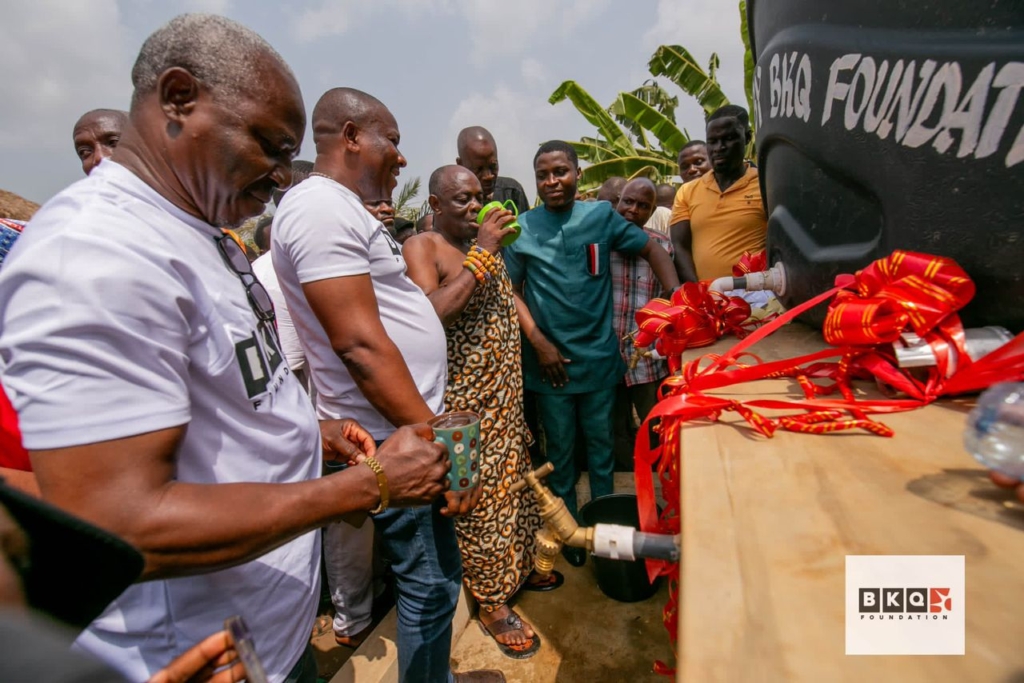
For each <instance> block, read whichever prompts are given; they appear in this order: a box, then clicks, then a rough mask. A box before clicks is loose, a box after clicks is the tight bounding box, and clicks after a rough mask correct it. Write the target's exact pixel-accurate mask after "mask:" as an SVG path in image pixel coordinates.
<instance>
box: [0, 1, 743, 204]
mask: <svg viewBox="0 0 1024 683" xmlns="http://www.w3.org/2000/svg"><path fill="white" fill-rule="evenodd" d="M737 4H738V3H737V2H732V1H727V2H721V3H718V2H715V3H708V2H704V3H697V2H680V1H679V0H634V1H633V2H631V3H628V5H627V3H625V2H622V1H621V0H619V1H618V2H612V1H611V0H558V1H557V2H552V1H551V0H518V1H517V2H515V3H512V2H498V1H496V0H372V1H366V0H363V1H358V2H357V1H356V0H291V1H290V2H266V1H264V0H244V1H243V0H163V1H161V2H157V1H156V0H120V1H118V0H88V2H83V1H82V0H0V17H3V21H2V23H0V92H2V93H3V98H4V104H3V106H0V154H2V163H0V188H3V189H6V190H10V191H12V192H16V193H18V194H20V195H22V196H24V197H26V198H28V199H31V200H34V201H37V202H44V201H46V200H47V199H48V198H49V197H51V196H52V195H53V194H54V193H56V192H58V191H59V190H60V189H61V188H63V187H65V186H66V185H68V184H70V183H72V182H74V181H75V180H78V179H79V178H80V177H81V174H82V170H81V166H80V164H79V162H78V159H77V157H76V156H75V153H74V150H73V146H72V143H71V129H72V126H73V125H74V122H75V120H76V119H77V118H78V116H79V115H80V114H82V113H83V112H85V111H87V110H89V109H93V108H96V107H109V108H121V109H127V108H128V101H129V97H130V95H131V80H130V76H129V74H130V71H131V66H132V63H133V62H134V60H135V56H136V54H137V52H138V49H139V47H140V46H141V44H142V42H143V41H144V40H145V38H146V36H148V35H149V34H150V33H152V32H153V31H154V30H155V29H156V28H158V27H159V26H160V25H161V24H163V23H165V22H166V21H167V20H169V19H170V18H172V17H173V16H175V15H177V14H180V13H182V12H189V11H205V12H214V13H218V14H224V15H226V16H228V17H231V18H233V19H235V20H237V21H239V22H241V23H243V24H245V25H246V26H249V27H250V28H252V29H254V30H255V31H257V32H258V33H260V34H261V35H262V36H263V37H265V38H266V39H267V40H268V41H269V42H270V43H271V45H273V46H274V47H275V48H276V49H277V50H278V51H279V52H280V53H281V54H282V55H283V56H284V58H285V60H286V61H287V62H288V63H289V64H290V65H291V67H292V69H293V70H294V71H295V73H296V75H297V76H298V78H299V84H300V86H301V87H302V93H303V96H304V98H305V103H306V108H307V111H310V110H312V108H313V105H314V104H315V103H316V100H317V98H318V97H319V96H320V95H321V94H322V93H323V92H324V91H325V90H327V89H329V88H332V87H335V86H342V85H343V86H350V87H355V88H359V89H361V90H365V91H367V92H369V93H371V94H373V95H375V96H376V97H378V98H379V99H381V100H382V101H383V102H384V103H385V104H386V105H388V107H389V108H390V109H391V111H392V112H393V113H394V114H395V118H396V119H397V120H398V125H399V128H400V129H401V132H402V144H401V149H402V152H403V153H404V154H405V156H406V158H407V159H408V161H409V166H408V168H406V169H405V171H403V174H402V177H401V178H400V179H399V182H400V183H401V182H404V181H405V180H408V179H410V178H413V177H416V176H420V177H421V178H422V179H423V182H424V185H425V184H426V179H427V177H428V176H429V174H430V172H431V171H433V169H434V168H436V167H437V166H439V165H442V164H446V163H452V162H453V161H454V159H455V138H456V135H457V134H458V131H459V130H460V129H461V128H463V127H465V126H469V125H482V126H485V127H486V128H488V129H489V130H490V131H491V132H492V133H493V134H494V136H495V138H496V140H497V142H498V152H499V158H500V162H501V174H502V175H509V176H512V177H515V178H516V179H518V180H519V181H520V182H521V183H523V185H524V187H525V188H526V190H527V194H528V195H529V196H530V198H531V199H533V198H534V197H535V189H534V187H533V183H532V181H531V176H532V174H531V161H532V158H533V152H534V150H535V149H536V147H537V145H538V144H539V143H541V142H543V141H545V140H548V139H552V138H562V139H578V138H579V137H581V136H583V135H591V136H592V135H594V129H593V128H592V127H591V126H590V125H589V124H587V123H586V121H584V120H583V118H582V117H581V116H580V115H579V114H578V113H577V112H576V110H575V108H574V107H573V106H572V104H571V103H569V102H562V103H560V104H558V105H554V106H552V105H550V104H548V102H547V98H548V96H549V95H550V94H551V92H552V91H554V90H555V88H557V87H558V85H559V84H560V83H561V82H562V81H564V80H569V79H573V80H576V81H578V82H579V83H580V84H581V85H582V86H583V87H584V88H586V89H587V90H588V91H589V92H590V93H591V94H592V95H594V97H595V98H597V100H598V101H600V102H601V103H603V104H609V103H610V102H611V101H612V100H613V99H614V98H615V96H616V94H617V93H618V92H619V91H623V90H631V89H633V88H635V87H637V86H639V85H640V84H641V83H642V82H643V81H644V80H645V79H646V78H649V77H650V74H649V73H648V72H647V61H648V60H649V59H650V56H651V54H652V53H653V52H654V50H655V49H656V48H657V46H658V45H661V44H679V45H683V46H685V47H687V48H688V49H689V50H690V51H691V52H693V53H694V55H695V57H696V58H697V59H698V60H699V61H700V62H701V63H702V64H706V63H707V60H708V57H709V56H710V54H711V52H712V51H716V52H718V54H719V57H720V58H721V71H720V74H719V78H720V81H721V83H722V87H723V89H724V90H725V93H726V95H728V96H729V97H730V98H731V99H732V100H733V101H734V102H738V103H742V102H744V100H743V75H742V73H743V64H742V51H743V46H742V43H741V40H740V34H739V12H738V10H737ZM662 85H664V86H666V87H667V88H668V89H669V90H670V91H671V92H673V94H676V95H679V96H680V108H679V110H678V114H677V118H678V122H679V124H680V125H682V126H685V127H686V128H687V129H688V130H689V131H690V133H691V134H693V135H694V136H695V137H697V136H698V133H699V132H700V131H702V130H703V119H702V115H701V111H700V108H699V107H698V106H697V104H696V103H695V101H694V100H692V99H691V98H689V97H688V96H686V95H685V94H684V93H682V92H681V91H679V90H678V88H676V86H674V85H672V84H670V83H667V82H664V81H663V82H662ZM699 136H700V137H703V135H699ZM299 156H300V158H306V159H312V158H313V156H314V154H313V144H312V136H311V133H310V132H309V131H307V132H306V138H305V141H304V143H303V151H302V153H301V154H300V155H299ZM423 198H424V196H423V195H422V194H421V196H420V199H423Z"/></svg>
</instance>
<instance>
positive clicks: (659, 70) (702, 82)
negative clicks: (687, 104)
mask: <svg viewBox="0 0 1024 683" xmlns="http://www.w3.org/2000/svg"><path fill="white" fill-rule="evenodd" d="M647 66H648V68H649V69H650V71H651V74H653V75H655V76H665V77H667V78H668V79H669V80H671V81H672V82H673V83H675V84H676V85H678V86H679V87H680V88H682V90H683V91H684V92H686V93H687V94H689V95H692V96H693V97H695V98H697V102H699V103H700V106H701V107H702V108H703V109H704V112H705V113H706V114H710V113H711V112H713V111H715V110H716V109H718V108H719V107H723V106H725V105H727V104H729V98H728V97H726V96H725V93H723V92H722V89H721V88H720V87H718V83H716V82H715V81H714V80H713V79H712V78H710V77H709V76H708V75H707V73H705V72H704V69H702V68H700V65H698V64H697V62H696V60H694V58H693V55H691V54H690V53H689V51H688V50H687V49H686V48H684V47H681V46H679V45H662V46H661V47H659V48H658V49H657V50H656V51H655V53H654V55H653V56H652V57H651V61H650V62H648V64H647Z"/></svg>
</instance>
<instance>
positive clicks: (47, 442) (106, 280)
mask: <svg viewBox="0 0 1024 683" xmlns="http://www.w3.org/2000/svg"><path fill="white" fill-rule="evenodd" d="M218 235H220V231H219V230H218V229H217V228H214V227H212V226H210V225H207V224H205V223H203V222H202V221H199V220H198V219H196V218H193V217H191V216H189V215H187V214H185V213H184V212H182V211H181V210H179V209H178V208H176V207H175V206H173V205H171V204H170V203H169V202H167V201H166V200H165V199H164V198H163V197H161V196H160V195H158V194H156V193H155V192H154V191H153V190H152V189H151V188H150V187H149V186H148V185H146V184H145V183H143V182H142V181H141V180H140V179H139V178H137V177H136V176H135V175H134V174H133V173H131V172H130V171H128V170H127V169H126V168H124V167H123V166H120V165H118V164H116V163H113V162H111V161H110V160H107V161H106V162H104V163H103V164H102V165H100V166H99V167H98V168H96V169H95V170H94V171H93V173H92V174H91V175H90V176H89V177H87V178H85V179H83V180H81V181H79V182H77V183H75V184H74V185H72V186H71V187H69V188H68V189H66V190H64V191H63V192H61V193H60V194H58V195H57V196H56V197H54V198H53V199H52V200H50V201H49V202H47V204H46V205H45V206H44V207H43V208H42V209H41V210H40V211H39V212H38V213H37V214H36V215H35V217H34V218H33V220H32V222H31V229H30V230H26V231H25V234H24V235H23V236H22V237H21V239H20V240H18V242H17V244H16V245H15V247H14V249H13V250H12V252H11V254H10V255H9V256H8V258H7V260H6V261H5V263H4V268H3V272H2V274H0V293H2V295H0V330H2V333H0V365H2V366H4V367H3V370H2V378H3V384H4V387H5V388H6V390H7V393H8V395H9V397H10V398H11V401H12V403H13V404H14V406H15V408H16V409H17V411H18V413H19V417H20V422H21V431H22V435H23V438H24V441H25V445H26V446H27V447H28V448H29V449H50V448H63V447H69V446H76V445H81V444H89V443H96V442H101V441H106V440H110V439H118V438H123V437H129V436H134V435H138V434H143V433H147V432H152V431H155V430H161V429H168V428H172V427H178V426H183V425H187V429H186V431H185V434H184V436H183V438H182V441H181V444H180V445H179V447H178V452H177V454H176V458H175V460H176V474H175V476H176V479H177V480H178V481H182V482H196V483H203V484H218V483H229V482H261V483H286V482H300V481H305V480H309V479H313V478H315V477H317V476H319V473H320V453H319V451H320V434H319V429H318V427H317V421H316V416H315V414H314V413H313V410H312V408H311V407H310V405H309V401H308V399H307V398H306V396H305V394H304V393H303V391H302V389H301V387H300V386H299V383H298V382H297V381H295V378H294V377H293V376H292V375H291V372H290V371H289V369H288V366H287V364H286V363H285V362H284V359H283V357H282V355H281V352H280V349H279V347H278V346H277V342H276V341H275V339H274V335H273V333H272V331H270V330H268V329H266V328H265V327H264V326H261V325H259V324H258V322H257V318H256V316H255V314H254V313H253V311H252V309H251V308H250V306H249V303H248V299H247V297H246V295H245V289H244V287H243V284H242V281H241V280H240V279H239V276H238V275H236V274H235V273H234V272H233V271H232V270H230V269H229V268H228V266H227V264H226V263H225V261H224V259H223V258H222V257H221V254H220V252H219V250H218V248H217V246H216V244H215V240H214V238H215V237H217V236H218ZM88 484H89V482H87V481H83V482H82V485H83V486H87V485H88ZM211 495H212V494H211ZM237 513H238V514H240V515H244V514H246V511H245V510H238V511H237ZM319 556H320V550H319V534H318V533H316V532H309V533H307V534H304V535H302V536H300V537H299V538H296V539H295V540H293V541H291V542H289V543H286V544H285V545H283V546H281V547H280V548H277V549H276V550H273V551H271V552H269V553H267V554H266V555H263V556H262V557H260V558H258V559H256V560H253V561H251V562H247V563H245V564H242V565H238V566H236V567H231V568H229V569H224V570H220V571H216V572H212V573H208V574H201V575H197V576H190V577H184V578H175V579H167V580H160V581H148V582H145V583H140V584H135V585H133V586H131V587H129V588H128V590H126V591H125V592H124V593H123V594H122V595H121V597H119V598H118V599H117V600H116V601H115V602H114V603H113V604H112V605H111V606H110V607H109V608H108V609H107V610H106V612H104V614H103V615H102V616H100V617H99V619H97V620H96V621H95V622H93V624H91V625H90V627H89V628H88V630H87V631H86V632H85V633H83V634H82V635H81V636H80V638H79V639H78V645H79V646H80V647H81V648H83V649H85V650H87V651H89V652H91V653H92V654H94V655H96V656H97V657H99V658H100V659H103V660H104V661H107V662H109V663H110V664H112V665H113V666H115V667H117V668H118V669H119V670H121V671H122V672H124V674H125V675H126V676H127V677H128V678H129V679H131V680H135V681H143V680H146V679H147V678H149V677H150V676H151V675H152V674H154V673H155V672H156V671H158V670H159V669H161V668H163V667H164V666H166V665H167V664H168V663H169V662H170V661H171V660H172V659H173V658H174V657H175V656H177V655H179V654H181V653H182V652H184V651H185V650H187V649H188V648H189V647H191V646H192V645H194V644H195V643H197V642H199V641H201V640H203V639H204V638H205V637H206V636H208V635H210V634H211V633H214V632H216V631H219V630H221V629H222V628H223V623H224V619H225V618H227V617H230V616H233V615H236V614H238V615H241V616H242V617H243V618H244V619H245V621H246V622H247V623H248V625H249V628H250V629H251V630H252V632H253V636H254V639H255V646H256V650H257V652H258V653H259V655H260V657H261V659H262V660H263V662H264V665H265V666H266V668H267V671H268V674H269V675H270V679H271V680H273V681H281V680H282V679H283V678H284V676H285V675H286V674H287V673H288V671H289V670H290V669H291V668H292V667H293V666H294V665H295V663H296V662H297V661H298V659H299V657H300V656H301V654H302V652H303V649H304V648H305V647H306V644H307V642H308V641H309V624H310V623H312V620H313V618H314V615H315V611H316V606H317V598H318V595H317V590H318V585H319V561H318V558H319ZM74 568H75V561H74V558H73V557H69V558H68V576H67V578H68V580H69V581H74V577H75V569H74Z"/></svg>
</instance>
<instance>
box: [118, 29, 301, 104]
mask: <svg viewBox="0 0 1024 683" xmlns="http://www.w3.org/2000/svg"><path fill="white" fill-rule="evenodd" d="M264 57H270V58H272V59H273V60H274V61H276V62H278V63H279V64H280V65H281V67H282V68H283V69H284V70H285V72H286V73H288V74H289V75H290V76H292V78H294V77H295V76H294V74H292V72H291V69H289V68H288V65H287V64H286V63H285V61H284V59H282V58H281V55H279V54H278V53H277V51H275V50H274V48H272V47H271V46H270V44H269V43H268V42H267V41H266V40H264V39H263V38H262V37H261V36H260V35H259V34H257V33H256V32H255V31H253V30H251V29H249V28H246V27H245V26H242V25H241V24H239V23H238V22H235V21H232V20H231V19H228V18H226V17H221V16H217V15H215V14H181V15H179V16H177V17H175V18H174V19H171V20H170V21H169V22H167V23H166V24H165V25H164V26H162V27H161V28H159V29H157V30H156V31H155V32H154V33H153V34H152V35H151V36H149V38H147V39H146V42H145V43H143V44H142V49H141V50H139V56H138V58H136V60H135V66H133V67H132V85H133V86H135V94H134V95H132V102H133V103H134V102H135V98H136V97H138V96H139V95H143V94H148V93H151V92H153V91H154V90H156V87H157V80H158V79H159V78H160V74H162V73H163V72H164V71H166V70H167V69H170V68H172V67H181V68H182V69H185V70H186V71H188V72H189V73H190V74H192V75H193V76H195V77H196V78H197V79H198V80H199V81H201V82H202V83H203V84H204V85H206V86H207V87H211V88H215V89H216V90H217V91H218V94H219V95H220V96H221V97H225V98H227V99H228V100H231V99H234V98H235V97H236V96H237V95H239V94H240V93H241V92H246V91H248V92H251V91H252V85H253V84H254V83H257V82H258V81H259V77H260V75H261V71H262V69H261V65H262V64H263V60H262V59H261V58H264Z"/></svg>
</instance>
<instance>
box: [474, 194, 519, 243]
mask: <svg viewBox="0 0 1024 683" xmlns="http://www.w3.org/2000/svg"><path fill="white" fill-rule="evenodd" d="M492 209H508V210H509V211H511V212H512V213H513V215H515V216H519V209H517V208H516V203H515V202H514V201H512V200H511V199H506V200H505V203H504V204H502V203H501V202H499V201H493V202H489V203H487V204H484V206H483V208H481V209H480V213H478V214H477V215H476V222H477V224H478V225H483V224H484V221H485V220H487V214H488V213H490V212H491V210H492ZM505 227H506V228H512V229H513V230H515V232H510V233H509V234H507V235H505V236H504V237H502V238H501V246H503V247H507V246H508V245H510V244H512V243H513V242H515V241H516V240H517V239H519V233H521V232H522V231H523V229H522V228H521V227H520V226H519V221H512V222H511V223H509V224H508V225H506V226H505Z"/></svg>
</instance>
